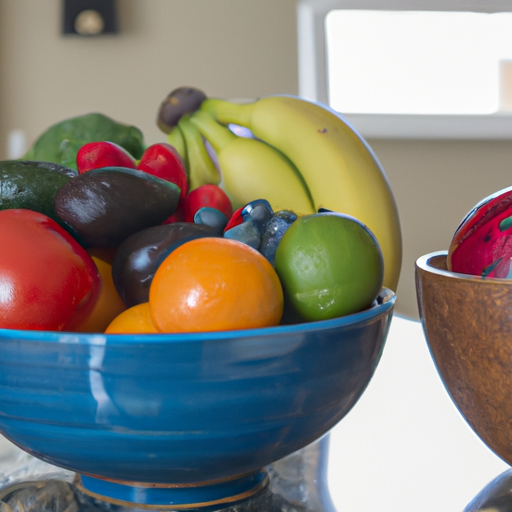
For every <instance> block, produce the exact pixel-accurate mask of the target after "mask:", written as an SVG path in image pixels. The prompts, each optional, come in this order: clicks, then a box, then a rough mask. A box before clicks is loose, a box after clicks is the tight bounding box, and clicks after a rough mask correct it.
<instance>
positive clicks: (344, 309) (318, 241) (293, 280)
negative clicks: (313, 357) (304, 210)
mask: <svg viewBox="0 0 512 512" xmlns="http://www.w3.org/2000/svg"><path fill="white" fill-rule="evenodd" d="M276 271H277V274H278V275H279V278H280V280H281V284H282V286H283V290H284V293H285V312H286V313H285V320H284V322H285V323H286V322H301V321H315V320H327V319H329V318H336V317H339V316H343V315H348V314H350V313H355V312H357V311H360V310H362V309H365V308H367V307H368V306H370V305H371V303H372V302H373V301H374V300H375V298H376V297H377V296H378V294H379V292H380V290H381V287H382V281H383V277H384V260H383V257H382V252H381V250H380V247H379V244H378V242H377V239H376V238H375V236H374V235H373V233H372V232H371V231H370V230H369V229H368V228H367V227H366V226H365V225H364V224H363V223H362V222H360V221H359V220H357V219H355V218H354V217H351V216H348V215H343V214H340V213H336V212H330V211H324V212H321V213H315V214H313V215H307V216H304V217H299V218H298V219H297V220H296V221H295V222H294V223H293V224H292V225H291V226H290V227H289V228H288V230H287V231H286V233H285V234H284V236H283V238H282V240H281V242H280V243H279V245H278V247H277V252H276Z"/></svg>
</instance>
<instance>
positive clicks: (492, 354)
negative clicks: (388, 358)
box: [416, 252, 512, 464]
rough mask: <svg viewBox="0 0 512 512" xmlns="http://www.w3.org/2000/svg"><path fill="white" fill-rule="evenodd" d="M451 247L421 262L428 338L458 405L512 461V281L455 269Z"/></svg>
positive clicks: (419, 282)
mask: <svg viewBox="0 0 512 512" xmlns="http://www.w3.org/2000/svg"><path fill="white" fill-rule="evenodd" d="M446 255H447V253H446V252H436V253H431V254H427V255H425V256H423V257H421V258H419V259H418V260H417V261H416V292H417V298H418V308H419V313H420V318H421V321H422V324H423V330H424V332H425V337H426V339H427V343H428V346H429V349H430V352H431V355H432V358H433V360H434V362H435V365H436V367H437V370H438V372H439V375H440V377H441V379H442V381H443V383H444V385H445V387H446V389H447V391H448V393H449V394H450V396H451V398H452V400H453V401H454V403H455V405H456V406H457V407H458V409H459V411H460V412H461V414H462V415H463V416H464V418H465V419H466V421H467V422H468V423H469V425H470V426H471V428H472V429H473V430H474V431H475V432H476V434H477V435H478V436H479V437H480V438H481V439H482V441H483V442H484V443H485V444H486V445H487V446H488V447H489V448H490V449H491V450H493V451H494V453H496V455H498V456H499V457H501V458H502V459H503V460H504V461H505V462H507V463H508V464H512V280H501V279H490V278H481V277H478V276H470V275H465V274H457V273H455V272H450V271H448V270H447V268H446Z"/></svg>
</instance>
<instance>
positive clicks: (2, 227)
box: [0, 209, 100, 331]
mask: <svg viewBox="0 0 512 512" xmlns="http://www.w3.org/2000/svg"><path fill="white" fill-rule="evenodd" d="M0 247H2V250H1V251H0V327H1V328H7V329H31V330H54V331H61V330H72V329H74V328H75V327H76V326H78V325H79V324H80V323H81V322H83V321H84V319H85V318H87V316H88V315H89V314H90V312H91V311H92V309H93V307H94V305H95V304H96V301H97V299H98V296H99V291H100V276H99V273H98V269H97V268H96V265H95V264H94V262H93V260H92V259H91V257H90V256H89V254H87V252H86V251H85V249H83V248H82V247H81V246H80V245H79V244H78V243H77V242H76V241H75V239H74V238H72V237H71V235H69V233H68V232H67V231H65V230H64V229H63V228H62V227H61V226H59V225H58V224H57V223H56V222H55V221H53V220H52V219H50V218H49V217H47V216H46V215H43V214H41V213H37V212H34V211H31V210H21V209H18V210H14V209H13V210H2V211H0Z"/></svg>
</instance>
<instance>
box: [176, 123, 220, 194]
mask: <svg viewBox="0 0 512 512" xmlns="http://www.w3.org/2000/svg"><path fill="white" fill-rule="evenodd" d="M178 128H179V129H180V131H181V133H182V134H183V139H184V141H185V147H186V154H187V161H188V183H189V190H194V189H196V188H198V187H200V186H201V185H207V184H212V185H218V184H219V183H220V179H221V177H220V172H219V170H218V169H217V167H216V166H215V163H214V162H213V160H212V159H211V157H210V155H209V154H208V150H207V149H206V146H205V145H204V141H203V138H202V137H201V133H200V132H199V130H198V129H197V127H196V125H195V124H194V123H192V121H191V120H190V119H189V117H188V116H185V117H182V118H181V119H180V120H179V121H178ZM171 133H172V132H171Z"/></svg>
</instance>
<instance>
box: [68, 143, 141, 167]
mask: <svg viewBox="0 0 512 512" xmlns="http://www.w3.org/2000/svg"><path fill="white" fill-rule="evenodd" d="M76 167H77V169H78V174H83V173H84V172H87V171H90V170H91V169H101V168H102V167H129V168H130V169H135V159H134V158H133V157H132V155H130V153H128V151H126V149H124V148H123V147H121V146H119V145H118V144H114V143H113V142H108V141H98V142H89V143H87V144H84V145H83V146H82V147H81V148H80V149H79V150H78V153H77V154H76Z"/></svg>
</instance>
